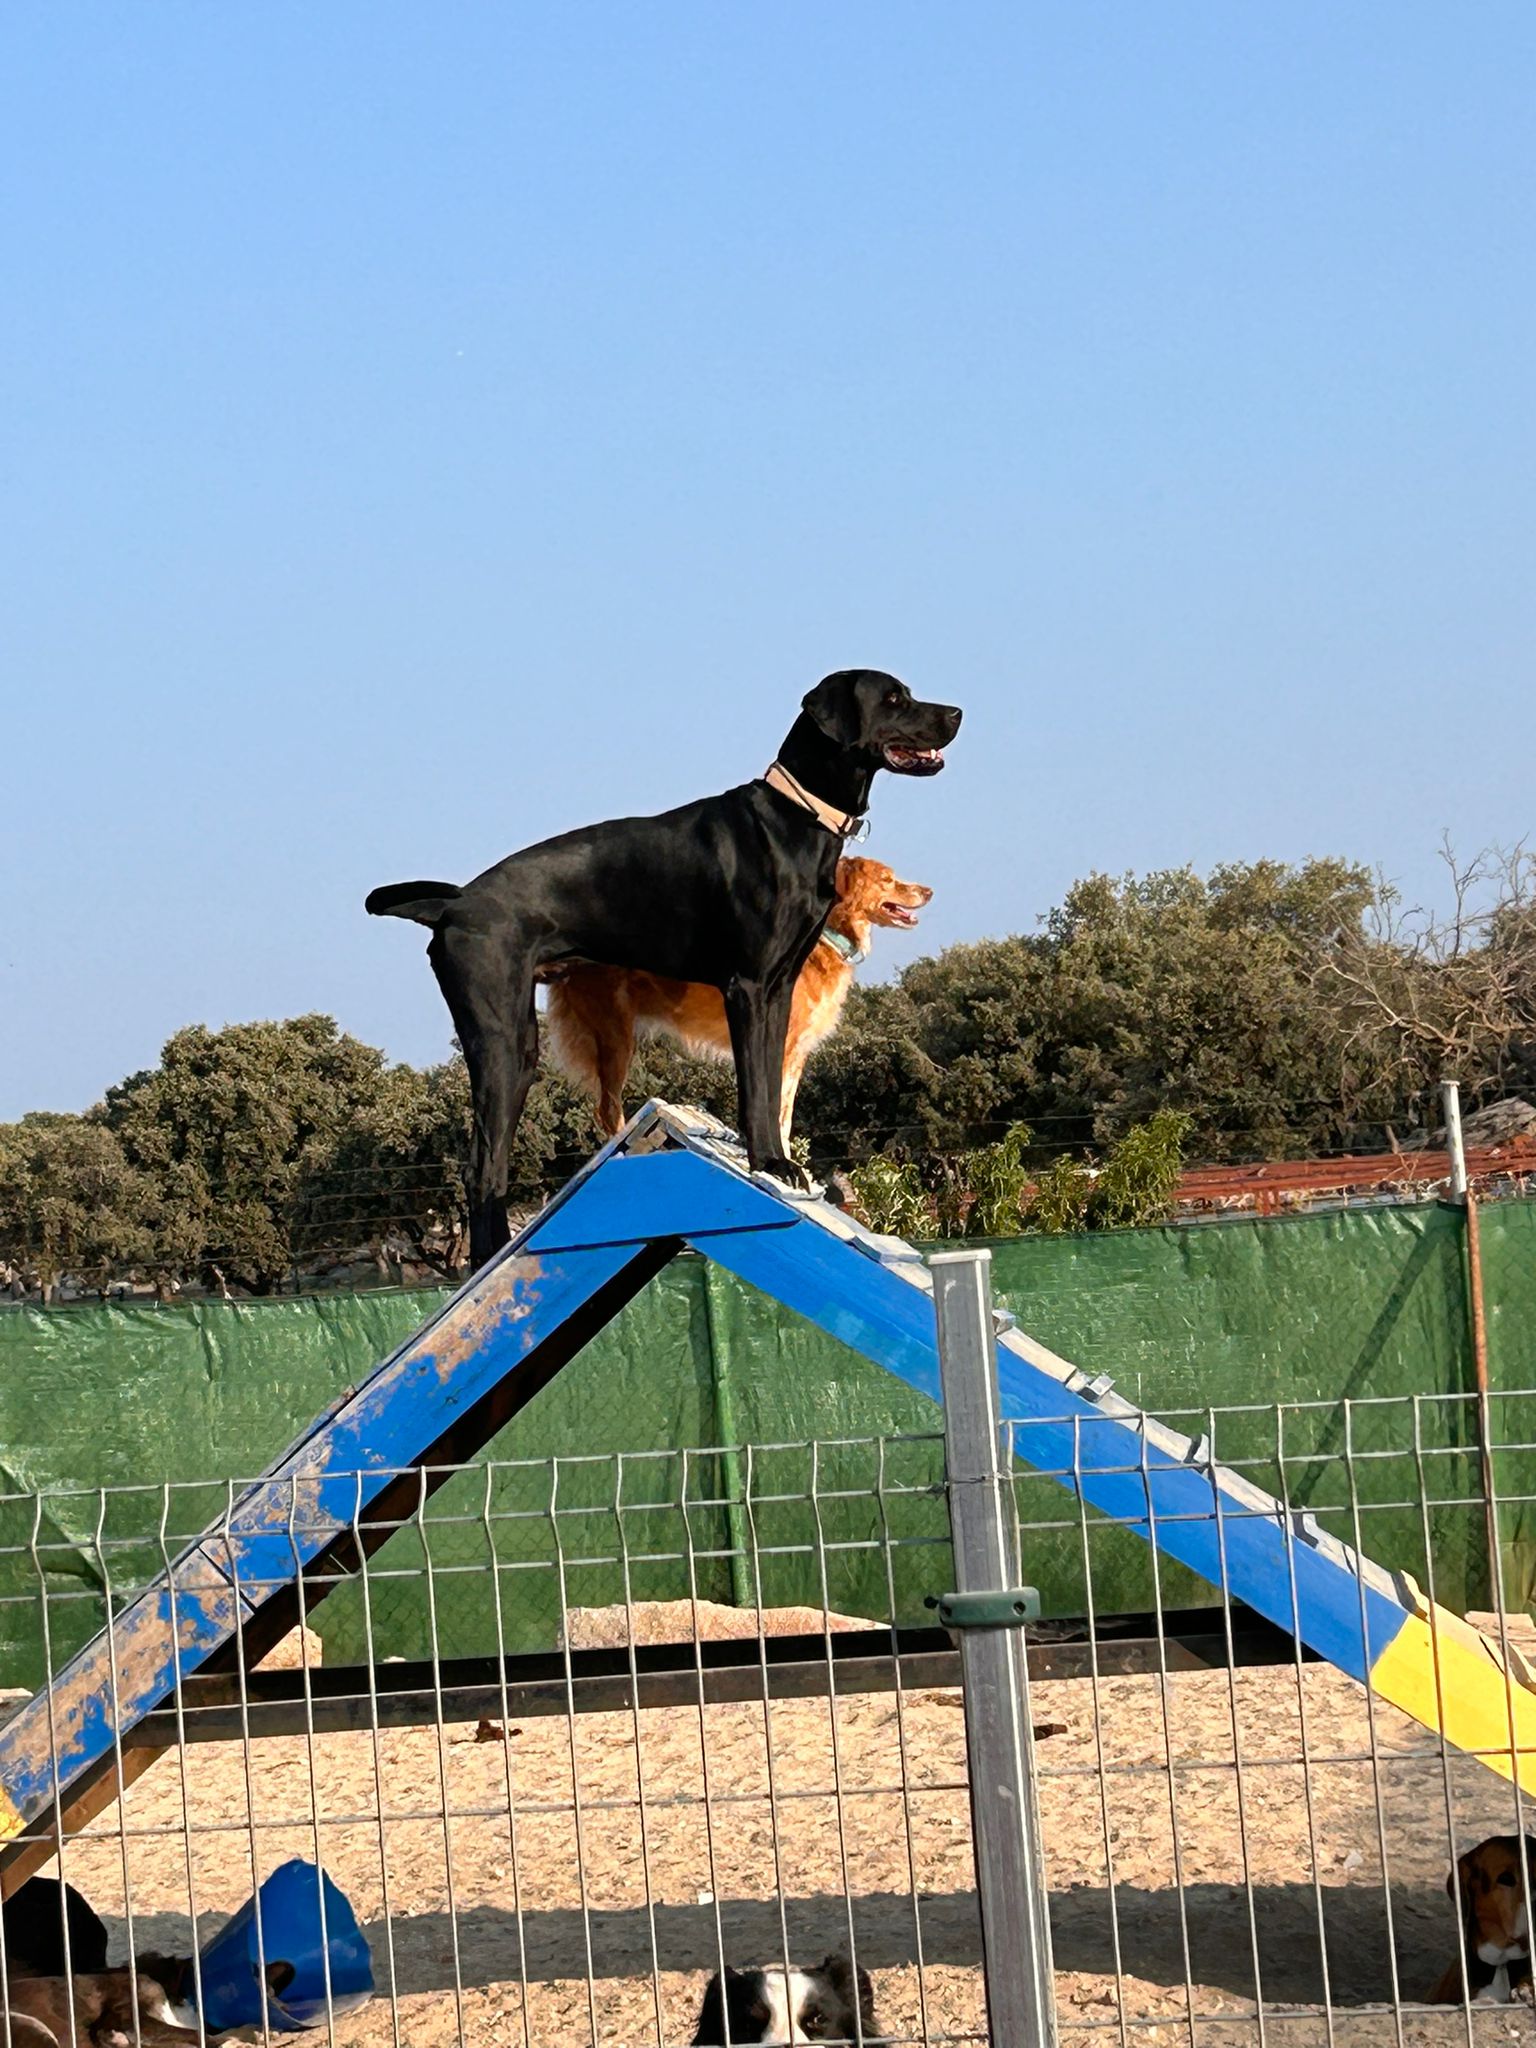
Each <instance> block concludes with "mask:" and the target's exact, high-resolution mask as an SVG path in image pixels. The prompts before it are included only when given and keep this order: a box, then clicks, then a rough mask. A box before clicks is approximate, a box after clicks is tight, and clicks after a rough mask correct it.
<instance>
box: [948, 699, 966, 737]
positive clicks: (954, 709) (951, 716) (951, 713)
mask: <svg viewBox="0 0 1536 2048" xmlns="http://www.w3.org/2000/svg"><path fill="white" fill-rule="evenodd" d="M944 716H945V717H946V718H947V719H948V720H949V737H950V739H953V738H954V736H955V734H956V733H957V732H958V731H959V730H960V721H961V719H962V718H963V717H964V716H965V713H964V712H963V711H962V710H961V709H960V706H959V705H958V704H946V705H945V706H944ZM946 744H948V742H946Z"/></svg>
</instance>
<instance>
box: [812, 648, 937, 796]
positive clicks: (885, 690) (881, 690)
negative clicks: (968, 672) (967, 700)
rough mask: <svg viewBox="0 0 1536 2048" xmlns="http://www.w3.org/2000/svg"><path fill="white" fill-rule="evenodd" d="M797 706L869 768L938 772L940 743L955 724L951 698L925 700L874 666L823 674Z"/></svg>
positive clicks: (871, 769) (912, 773)
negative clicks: (946, 701) (946, 700)
mask: <svg viewBox="0 0 1536 2048" xmlns="http://www.w3.org/2000/svg"><path fill="white" fill-rule="evenodd" d="M801 709H802V710H803V711H804V713H805V715H806V716H807V718H809V719H810V720H811V722H812V723H813V724H814V725H815V726H816V728H817V729H818V731H820V732H821V733H822V734H823V735H824V736H825V738H827V739H829V740H831V741H832V743H833V745H834V746H835V747H837V748H838V749H840V750H841V751H842V752H844V753H846V754H852V755H855V756H859V757H861V758H862V761H863V763H864V764H865V765H866V766H867V767H868V769H869V771H870V772H871V773H873V772H874V771H875V770H876V769H878V768H889V769H890V770H891V772H892V773H893V774H895V775H937V774H938V772H939V770H940V769H941V768H942V767H943V766H944V749H945V748H946V747H947V746H948V745H949V743H950V741H951V740H952V739H953V738H954V736H955V734H956V733H957V732H958V731H959V730H960V717H961V714H960V712H959V711H958V710H957V709H956V707H955V706H954V705H953V704H924V703H922V702H921V701H920V700H919V699H918V698H916V697H914V696H913V694H912V692H911V691H910V690H909V689H908V688H907V686H906V684H905V683H904V682H902V681H901V680H900V679H899V678H898V677H896V676H889V675H887V674H886V673H885V671H884V670H883V669H878V668H840V669H838V670H837V672H836V673H835V674H834V675H830V676H823V677H822V679H821V681H820V682H819V683H818V684H817V685H816V687H815V689H814V690H812V691H810V692H809V693H808V694H807V696H806V698H805V700H804V702H803V704H802V705H801Z"/></svg>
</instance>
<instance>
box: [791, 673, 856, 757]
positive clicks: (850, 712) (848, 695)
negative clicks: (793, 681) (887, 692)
mask: <svg viewBox="0 0 1536 2048" xmlns="http://www.w3.org/2000/svg"><path fill="white" fill-rule="evenodd" d="M860 673H861V671H860V670H858V669H856V668H840V669H836V670H834V672H833V673H832V674H831V675H829V676H823V677H822V679H821V681H820V682H819V683H818V684H817V685H816V687H815V689H814V690H807V691H806V693H805V695H804V696H803V697H802V698H801V700H800V709H801V710H802V711H803V712H804V713H805V714H806V716H807V717H808V718H809V719H810V720H811V721H812V722H813V723H814V724H815V725H818V726H819V727H820V728H821V730H822V731H823V732H824V733H825V734H826V736H827V738H828V739H829V740H835V741H836V742H837V744H838V746H840V747H851V746H853V745H854V744H855V743H856V742H857V740H858V738H859V731H860V725H859V705H858V699H857V698H856V697H855V696H854V684H855V683H856V682H857V681H858V679H859V675H860Z"/></svg>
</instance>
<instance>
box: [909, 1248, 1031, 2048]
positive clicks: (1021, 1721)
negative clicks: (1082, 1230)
mask: <svg viewBox="0 0 1536 2048" xmlns="http://www.w3.org/2000/svg"><path fill="white" fill-rule="evenodd" d="M929 1263H930V1266H931V1268H932V1272H933V1293H934V1307H935V1310H936V1312H937V1315H938V1337H939V1370H940V1376H941V1381H942V1385H943V1393H944V1444H945V1460H946V1464H947V1468H948V1474H949V1513H950V1530H951V1538H952V1542H953V1546H954V1558H955V1575H956V1578H957V1581H958V1585H957V1591H959V1592H960V1593H962V1594H966V1593H1000V1592H1004V1591H1006V1590H1008V1589H1009V1588H1012V1587H1015V1586H1017V1584H1018V1572H1019V1560H1018V1554H1017V1553H1018V1541H1017V1526H1018V1525H1017V1520H1016V1517H1015V1514H1014V1509H1013V1491H1012V1483H1011V1479H1012V1475H1011V1471H1010V1470H1009V1469H1008V1465H1007V1464H1006V1463H1005V1460H1004V1458H1003V1452H1002V1443H1001V1432H1000V1429H999V1416H998V1401H997V1354H996V1349H995V1346H994V1343H993V1325H992V1276H991V1267H992V1258H991V1254H990V1253H989V1252H986V1251H964V1252H940V1253H938V1254H936V1255H935V1256H934V1258H933V1259H931V1260H930V1262H929ZM960 1671H961V1678H962V1682H963V1685H964V1690H965V1740H966V1749H967V1753H968V1757H969V1764H970V1782H971V1829H972V1839H973V1841H974V1844H975V1855H976V1888H977V1893H978V1895H979V1898H980V1902H981V1938H982V1958H983V1963H984V1967H985V1971H986V1984H987V2012H988V2018H989V2031H990V2038H991V2040H992V2042H993V2043H994V2044H995V2048H1053V2044H1054V2042H1055V2040H1056V2001H1055V1985H1054V1979H1053V1975H1052V1966H1051V1923H1050V1915H1049V1911H1048V1907H1047V1901H1046V1890H1045V1863H1044V1857H1043V1855H1042V1852H1041V1846H1040V1814H1039V1809H1038V1807H1037V1805H1036V1801H1035V1776H1034V1741H1033V1736H1032V1732H1031V1722H1030V1711H1029V1669H1028V1664H1027V1661H1026V1655H1025V1644H1024V1632H1023V1630H1022V1629H1021V1628H1017V1627H999V1628H968V1629H965V1630H962V1631H961V1632H960Z"/></svg>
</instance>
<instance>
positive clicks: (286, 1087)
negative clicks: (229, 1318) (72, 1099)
mask: <svg viewBox="0 0 1536 2048" xmlns="http://www.w3.org/2000/svg"><path fill="white" fill-rule="evenodd" d="M385 1071H386V1069H385V1064H384V1056H383V1054H382V1053H380V1052H378V1051H377V1050H375V1048H374V1047H372V1046H368V1045H363V1044H361V1043H360V1042H359V1041H358V1040H357V1039H355V1038H349V1037H348V1036H347V1035H346V1034H345V1033H343V1032H341V1031H339V1030H338V1029H337V1027H336V1024H335V1023H334V1021H333V1020H332V1019H331V1018H329V1017H321V1016H308V1017H294V1018H291V1019H289V1020H288V1021H287V1022H286V1023H274V1024H234V1025H231V1026H229V1027H228V1029H226V1030H223V1031H210V1030H208V1029H207V1028H206V1027H205V1026H203V1025H194V1026H192V1027H191V1028H189V1029H188V1030H185V1031H178V1032H177V1033H176V1035H175V1037H174V1038H172V1039H171V1040H170V1041H169V1042H168V1044H167V1045H166V1047H165V1050H164V1052H163V1053H162V1054H161V1057H160V1064H159V1066H158V1067H154V1068H152V1069H150V1070H149V1071H148V1072H147V1073H141V1074H135V1075H134V1076H133V1077H132V1078H131V1079H130V1080H127V1081H124V1082H122V1083H121V1084H120V1085H119V1086H118V1087H116V1088H113V1089H112V1090H110V1091H109V1093H108V1095H107V1099H106V1102H105V1104H104V1106H103V1108H102V1110H101V1111H100V1113H99V1121H100V1124H101V1125H102V1126H104V1127H105V1129H106V1130H108V1131H109V1132H111V1134H112V1135H113V1137H114V1138H115V1139H116V1140H117V1142H118V1144H119V1145H120V1146H121V1147H122V1150H123V1153H124V1155H125V1157H126V1158H127V1159H128V1161H129V1163H130V1164H131V1165H132V1166H133V1167H135V1168H136V1169H137V1170H138V1171H139V1172H140V1173H141V1174H142V1175H143V1176H144V1177H145V1178H146V1180H147V1181H148V1182H150V1183H151V1184H152V1186H153V1189H154V1195H153V1198H152V1200H151V1202H150V1204H149V1210H150V1214H149V1216H148V1218H147V1220H148V1221H149V1223H150V1225H151V1228H152V1229H153V1232H154V1235H155V1239H156V1242H157V1243H158V1245H159V1246H160V1247H161V1250H162V1256H165V1257H169V1258H173V1259H180V1260H183V1261H185V1262H186V1263H187V1264H189V1265H201V1266H206V1267H217V1268H218V1270H219V1271H220V1272H221V1273H223V1274H224V1275H225V1276H226V1278H227V1279H228V1280H230V1281H232V1282H234V1283H236V1284H238V1285H239V1286H241V1287H244V1288H245V1289H246V1290H247V1291H248V1292H250V1293H252V1294H270V1293H271V1292H272V1291H273V1290H274V1288H275V1287H276V1286H277V1285H278V1284H279V1282H280V1281H281V1280H282V1279H283V1278H284V1277H285V1276H286V1275H287V1274H289V1273H290V1272H291V1271H292V1269H293V1267H294V1264H295V1262H296V1258H297V1255H298V1251H299V1246H300V1242H301V1240H299V1239H296V1237H295V1230H294V1226H295V1223H296V1221H297V1220H298V1219H299V1218H300V1217H301V1215H302V1208H303V1199H304V1197H305V1195H306V1193H307V1191H308V1188H309V1187H310V1185H311V1184H312V1183H313V1182H314V1181H315V1180H316V1179H317V1178H318V1177H321V1176H323V1175H324V1173H325V1172H326V1170H327V1169H328V1168H329V1167H330V1165H331V1163H332V1161H333V1159H334V1157H335V1154H336V1151H337V1148H338V1147H339V1146H340V1144H341V1143H342V1141H343V1140H344V1139H345V1138H346V1136H347V1135H348V1133H349V1132H351V1131H353V1130H354V1129H355V1128H356V1127H357V1125H358V1124H359V1123H360V1122H361V1121H363V1120H365V1119H366V1118H367V1117H368V1116H369V1115H370V1114H371V1113H372V1112H373V1110H374V1109H375V1107H376V1105H377V1104H378V1101H379V1098H380V1095H381V1092H382V1089H383V1086H384V1075H385Z"/></svg>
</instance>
